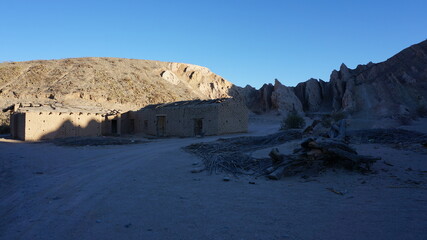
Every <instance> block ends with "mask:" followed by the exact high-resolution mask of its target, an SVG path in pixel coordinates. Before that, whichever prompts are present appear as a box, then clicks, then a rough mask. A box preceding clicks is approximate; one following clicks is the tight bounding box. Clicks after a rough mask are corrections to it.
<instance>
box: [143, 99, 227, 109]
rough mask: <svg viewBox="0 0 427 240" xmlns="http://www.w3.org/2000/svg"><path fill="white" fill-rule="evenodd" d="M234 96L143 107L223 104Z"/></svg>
mask: <svg viewBox="0 0 427 240" xmlns="http://www.w3.org/2000/svg"><path fill="white" fill-rule="evenodd" d="M230 99H233V98H217V99H209V100H200V99H197V100H190V101H179V102H171V103H160V104H152V105H148V106H146V107H144V108H142V109H158V108H175V107H195V106H204V105H213V104H221V103H224V102H226V101H228V100H230Z"/></svg>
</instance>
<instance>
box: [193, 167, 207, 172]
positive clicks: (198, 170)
mask: <svg viewBox="0 0 427 240" xmlns="http://www.w3.org/2000/svg"><path fill="white" fill-rule="evenodd" d="M204 170H205V169H204V168H193V169H191V173H200V172H203V171H204Z"/></svg>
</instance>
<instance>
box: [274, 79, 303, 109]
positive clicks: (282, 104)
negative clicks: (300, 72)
mask: <svg viewBox="0 0 427 240" xmlns="http://www.w3.org/2000/svg"><path fill="white" fill-rule="evenodd" d="M271 100H272V103H273V107H274V108H275V109H277V110H278V111H279V112H280V113H281V114H282V115H284V116H286V115H287V114H288V113H289V112H291V111H297V112H299V113H302V112H303V106H302V104H301V101H300V100H299V99H298V97H297V96H296V95H295V93H294V91H293V89H292V88H289V87H286V86H285V85H283V84H281V83H280V82H279V81H278V80H277V79H276V80H275V82H274V92H273V93H272V96H271Z"/></svg>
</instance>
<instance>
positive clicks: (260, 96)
mask: <svg viewBox="0 0 427 240" xmlns="http://www.w3.org/2000/svg"><path fill="white" fill-rule="evenodd" d="M234 89H235V91H234V92H233V91H231V92H230V94H231V95H232V96H233V97H240V98H242V99H243V101H244V102H245V103H246V106H247V107H248V108H249V110H251V111H252V112H254V113H258V114H261V113H264V112H268V111H269V110H271V109H272V108H273V104H272V98H271V96H272V93H273V91H274V87H273V85H272V84H264V85H263V86H262V87H261V88H260V89H259V90H256V89H255V88H254V87H251V86H250V85H247V86H246V87H244V88H240V87H234Z"/></svg>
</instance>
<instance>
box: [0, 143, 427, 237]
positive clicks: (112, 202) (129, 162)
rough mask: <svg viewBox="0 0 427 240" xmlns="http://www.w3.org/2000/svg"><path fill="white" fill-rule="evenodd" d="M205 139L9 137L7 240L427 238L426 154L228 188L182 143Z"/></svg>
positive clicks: (5, 151)
mask: <svg viewBox="0 0 427 240" xmlns="http://www.w3.org/2000/svg"><path fill="white" fill-rule="evenodd" d="M214 139H215V138H214V137H212V138H205V139H203V140H204V141H208V140H214ZM200 140H201V139H196V138H188V139H164V140H155V141H152V142H149V143H144V144H136V145H124V146H98V147H59V146H55V145H53V144H50V143H33V144H29V143H17V142H9V141H2V142H0V150H1V156H0V158H1V165H0V170H1V171H0V177H1V183H0V187H1V189H0V239H426V237H427V227H426V226H427V215H426V214H425V213H426V212H427V190H426V185H425V182H422V181H425V180H426V177H425V173H424V175H423V172H421V171H425V170H427V164H426V162H425V160H424V162H423V161H420V159H422V158H423V157H425V155H419V154H418V153H414V152H405V151H399V150H395V149H391V148H388V147H385V146H379V145H360V146H357V148H358V150H359V151H360V153H362V154H370V155H378V154H381V155H383V157H385V159H386V160H387V163H390V164H392V165H393V166H390V165H385V164H383V163H382V162H379V163H378V164H377V165H376V166H375V167H376V169H377V170H378V172H379V173H378V174H375V175H369V176H364V175H360V174H356V173H347V172H341V171H337V172H329V173H325V174H324V175H321V176H318V177H314V178H308V179H303V178H300V177H292V178H288V179H285V180H281V181H267V180H265V179H252V178H248V177H241V178H231V181H229V182H225V181H222V179H223V177H224V176H223V175H212V176H209V175H207V174H205V173H198V174H193V173H190V170H191V169H192V168H193V166H192V163H194V162H199V160H198V159H197V158H195V157H194V156H193V155H190V154H189V153H186V152H184V151H182V150H181V147H183V146H186V145H189V144H191V143H194V142H198V141H200ZM424 159H425V158H424ZM407 168H411V171H410V172H407V171H405V169H407ZM407 180H413V181H421V183H417V184H414V183H413V182H412V183H411V182H407ZM250 181H251V182H252V181H253V182H255V184H249V182H250ZM328 188H331V189H334V190H336V191H338V192H340V193H342V195H340V194H336V193H334V192H332V191H330V190H328Z"/></svg>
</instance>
